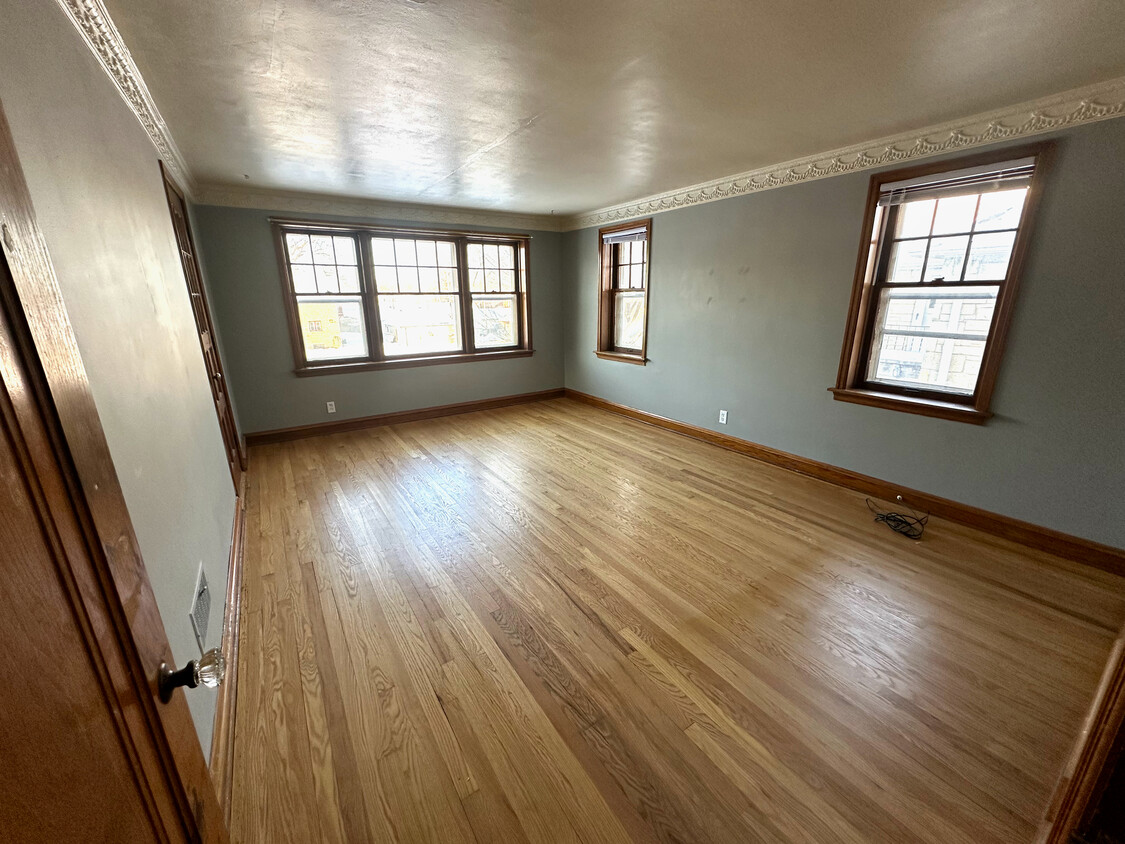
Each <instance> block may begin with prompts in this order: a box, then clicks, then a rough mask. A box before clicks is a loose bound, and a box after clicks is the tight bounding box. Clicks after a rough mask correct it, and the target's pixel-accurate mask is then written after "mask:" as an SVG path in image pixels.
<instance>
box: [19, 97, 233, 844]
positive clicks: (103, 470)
mask: <svg viewBox="0 0 1125 844" xmlns="http://www.w3.org/2000/svg"><path fill="white" fill-rule="evenodd" d="M0 244H2V254H0V561H2V564H0V672H2V675H0V841H4V842H8V841H11V842H40V841H42V842H51V844H56V842H58V844H65V842H102V841H106V842H108V841H114V842H116V841H128V842H149V841H160V842H174V844H179V842H220V844H221V843H222V842H225V841H227V833H226V829H225V827H224V825H223V819H222V813H221V810H220V808H219V803H218V799H217V797H216V795H215V790H214V787H213V785H212V783H211V780H210V777H209V774H208V771H207V766H206V762H205V760H204V758H203V752H202V749H201V748H200V745H199V739H198V737H197V735H196V733H195V728H194V726H193V723H192V720H191V715H190V713H189V712H188V707H187V703H186V700H185V699H184V695H183V691H182V690H180V691H177V692H176V693H175V695H174V696H173V698H172V700H171V701H170V702H169V703H168V704H167V705H161V704H160V703H159V702H158V700H157V697H156V674H157V670H158V668H159V666H160V663H161V662H163V661H167V662H171V660H172V655H171V649H170V648H169V646H168V641H167V638H166V636H165V632H164V628H163V626H162V624H161V621H160V615H159V613H158V611H157V608H156V601H155V598H154V596H153V594H152V589H151V587H150V585H149V582H148V577H147V574H146V573H145V568H144V564H143V562H142V560H141V558H140V554H139V552H138V547H137V541H136V537H135V535H134V533H133V529H132V524H131V523H130V521H129V515H128V511H127V510H126V508H125V502H124V498H123V496H122V493H121V488H120V485H119V483H118V479H117V475H116V473H115V471H114V468H113V463H112V460H111V458H110V454H109V448H108V445H107V444H106V440H105V436H104V433H103V431H102V428H101V424H100V421H99V419H98V414H97V410H96V408H95V406H94V402H93V396H92V393H91V391H90V385H89V382H88V380H87V378H86V373H85V370H84V369H83V366H82V361H81V358H80V356H79V354H78V348H77V344H76V342H75V339H74V334H73V331H72V330H71V327H70V323H69V319H68V317H67V314H66V310H65V308H64V307H63V303H62V299H61V297H60V295H59V289H58V283H57V280H56V279H55V276H54V272H53V269H52V267H51V263H50V259H49V257H48V254H47V250H46V246H45V243H44V241H43V238H42V235H41V233H40V232H39V230H38V227H37V226H36V224H35V219H34V213H33V211H32V207H31V202H30V197H29V196H28V193H27V186H26V184H25V182H24V179H23V174H22V171H21V170H20V168H19V163H18V160H17V158H16V154H15V148H14V146H13V145H12V139H11V134H10V131H9V129H8V125H7V121H6V119H5V117H4V114H3V109H2V107H0Z"/></svg>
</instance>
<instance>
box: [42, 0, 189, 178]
mask: <svg viewBox="0 0 1125 844" xmlns="http://www.w3.org/2000/svg"><path fill="white" fill-rule="evenodd" d="M57 2H58V4H59V6H61V7H62V9H63V11H64V12H66V15H67V17H68V18H70V21H71V23H73V24H74V26H75V28H76V29H77V30H78V32H79V33H80V34H81V35H82V40H83V41H85V42H86V46H87V47H89V48H90V52H92V53H93V54H94V55H95V56H96V57H97V59H98V61H99V62H100V63H101V66H102V68H103V69H104V70H105V72H106V74H107V75H108V76H109V78H110V79H112V80H113V84H114V85H116V86H117V90H118V91H119V92H120V94H121V97H122V98H123V99H124V100H125V103H126V105H128V106H129V108H130V109H132V111H133V114H135V115H136V116H137V120H139V121H140V123H141V126H142V127H143V128H144V130H145V132H147V133H148V136H149V138H151V139H152V143H153V145H154V146H155V147H156V150H157V152H158V153H159V154H160V158H161V160H162V161H163V162H164V168H165V169H166V170H168V171H169V172H170V173H171V174H172V176H173V177H174V178H175V179H176V181H177V182H178V183H179V185H180V186H181V187H182V188H183V189H184V190H185V191H187V192H188V193H189V194H194V188H195V182H194V180H193V179H192V178H191V171H189V170H188V166H187V162H185V161H184V157H183V156H182V155H181V154H180V151H179V149H178V148H177V147H176V142H175V141H174V140H172V134H171V132H169V131H168V125H167V124H166V123H165V122H164V118H163V117H161V116H160V110H159V109H158V108H157V107H156V103H155V102H154V101H153V99H152V94H150V93H149V90H148V86H147V85H146V84H145V81H144V79H143V78H142V77H141V72H140V70H138V69H137V65H136V64H135V63H134V62H133V56H132V54H131V53H130V52H129V48H128V47H126V46H125V42H124V41H123V40H122V39H121V33H119V32H118V31H117V27H116V26H114V25H113V21H112V20H111V19H110V16H109V12H108V11H106V8H105V6H104V5H102V2H101V0H57Z"/></svg>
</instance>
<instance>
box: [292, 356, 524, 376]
mask: <svg viewBox="0 0 1125 844" xmlns="http://www.w3.org/2000/svg"><path fill="white" fill-rule="evenodd" d="M534 353H535V350H534V349H505V350H504V351H500V352H474V353H473V354H459V355H437V356H434V357H425V358H396V359H394V360H363V361H358V362H356V363H324V364H314V365H312V366H305V367H297V368H296V369H294V370H293V374H294V375H298V376H300V377H302V378H304V377H306V376H309V375H341V374H343V373H345V372H371V371H373V370H377V369H408V368H410V367H412V366H439V365H441V364H445V363H471V362H473V361H478V362H481V361H486V360H509V359H511V358H529V357H531V356H532V355H533V354H534Z"/></svg>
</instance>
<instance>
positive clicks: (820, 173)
mask: <svg viewBox="0 0 1125 844" xmlns="http://www.w3.org/2000/svg"><path fill="white" fill-rule="evenodd" d="M56 2H57V3H58V4H59V6H60V7H62V9H63V10H64V12H65V13H66V15H67V17H69V18H70V20H71V22H72V23H73V24H74V26H75V28H76V29H77V30H78V32H79V33H80V34H81V35H82V38H83V40H84V41H85V42H86V44H87V46H88V47H89V48H90V50H91V52H93V54H94V55H95V56H96V57H97V59H98V61H99V62H100V63H101V65H102V67H103V68H104V69H105V72H106V74H108V76H109V77H110V79H112V80H113V83H114V84H115V85H116V86H117V89H118V91H119V92H120V93H121V96H122V98H123V99H124V100H125V102H126V104H127V105H128V106H129V107H130V109H132V111H133V113H134V114H135V115H136V116H137V120H139V121H140V123H141V126H142V127H143V128H144V130H145V131H146V132H147V133H148V136H149V138H151V139H152V143H153V144H154V145H155V147H156V149H157V151H158V153H159V154H160V157H161V159H163V161H164V165H165V167H166V169H167V170H168V171H169V172H171V173H172V175H173V176H174V177H175V179H176V180H177V181H178V182H179V183H180V185H181V186H183V188H184V189H185V190H186V191H187V192H188V193H189V194H190V195H191V196H192V198H193V199H194V200H195V201H197V202H200V203H203V204H209V205H229V206H233V207H239V208H263V209H269V210H274V211H287V212H298V213H301V212H303V213H312V214H325V215H335V216H348V217H378V218H385V219H395V220H413V221H417V222H422V223H454V224H462V225H464V224H473V225H481V226H497V227H504V228H512V227H515V228H519V229H531V230H538V231H571V230H574V229H581V228H588V227H591V226H599V225H605V224H606V223H612V222H617V221H620V220H628V219H630V218H633V217H644V216H649V215H651V214H656V213H660V212H662V211H671V210H673V209H676V208H686V207H689V206H692V205H700V204H702V203H705V202H715V201H717V200H720V199H728V198H730V197H734V196H743V195H745V194H749V193H756V192H758V191H763V190H770V189H772V188H779V187H784V186H785V185H792V184H797V183H800V182H807V181H812V180H814V179H823V178H827V177H829V176H837V175H841V174H844V173H853V172H857V171H860V170H869V169H872V168H875V167H882V166H884V165H888V164H894V163H898V162H903V161H910V160H915V159H920V158H927V157H930V156H934V155H941V154H942V153H946V152H954V151H957V150H961V149H966V148H969V147H976V146H982V145H985V144H991V143H996V142H998V141H1007V140H1013V139H1016V138H1023V137H1028V136H1031V135H1039V134H1042V133H1044V132H1053V131H1055V130H1058V129H1064V128H1067V127H1070V126H1078V125H1081V124H1084V123H1093V122H1095V121H1098V120H1107V119H1109V118H1112V117H1120V116H1122V115H1125V77H1121V78H1118V79H1111V80H1108V81H1106V82H1101V83H1098V84H1095V85H1089V86H1086V87H1085V88H1077V89H1075V90H1072V91H1067V92H1065V93H1062V94H1056V95H1054V96H1050V97H1044V98H1043V99H1040V100H1035V101H1033V102H1028V103H1022V104H1020V105H1016V106H1011V107H1008V108H1003V109H997V110H995V111H992V112H987V113H983V114H977V115H974V116H972V117H968V118H965V119H962V120H956V121H951V122H949V123H944V124H941V125H938V126H931V127H928V128H925V129H921V130H917V131H913V132H904V133H902V134H900V135H895V136H892V137H888V138H881V139H879V140H875V141H869V142H867V143H862V144H856V145H854V146H850V147H844V148H841V149H837V150H832V151H829V152H823V153H819V154H817V155H810V156H806V157H804V158H798V159H794V160H792V161H787V162H784V163H781V164H775V165H771V166H768V167H761V168H758V169H756V170H749V171H747V172H745V173H739V174H737V175H733V176H724V177H723V178H720V179H713V180H711V181H708V182H703V183H701V184H697V185H691V186H689V187H684V188H677V189H674V190H670V191H666V192H664V193H659V194H655V195H653V196H647V197H644V198H643V199H638V200H634V201H632V202H625V203H621V204H619V205H611V206H608V207H606V208H599V209H597V210H595V211H589V212H586V213H583V214H576V215H572V216H554V215H544V214H518V213H509V212H504V211H488V210H481V209H466V208H454V207H448V206H434V205H419V204H413V203H403V202H388V201H382V200H375V199H359V198H352V197H334V196H326V195H321V194H308V193H298V192H291V191H274V190H263V189H246V188H243V187H241V186H235V185H208V186H202V187H200V186H197V185H196V183H195V180H194V179H193V178H192V176H191V172H190V170H189V169H188V166H187V163H186V162H185V160H184V158H183V156H182V155H181V154H180V151H179V149H178V148H177V147H176V142H175V141H174V140H173V138H172V134H171V132H170V131H169V130H168V125H167V124H166V123H165V122H164V118H162V117H161V116H160V111H159V109H158V108H157V107H156V103H155V102H154V101H153V98H152V95H151V94H150V93H149V90H148V86H147V85H146V84H145V81H144V79H143V78H142V76H141V73H140V70H138V69H137V66H136V64H135V63H134V61H133V57H132V55H131V54H130V52H129V48H128V47H127V46H125V42H124V41H123V40H122V38H121V34H120V33H119V32H118V31H117V27H116V26H114V24H113V21H112V20H111V19H110V16H109V12H108V11H107V10H106V8H105V6H104V5H103V4H102V0H56Z"/></svg>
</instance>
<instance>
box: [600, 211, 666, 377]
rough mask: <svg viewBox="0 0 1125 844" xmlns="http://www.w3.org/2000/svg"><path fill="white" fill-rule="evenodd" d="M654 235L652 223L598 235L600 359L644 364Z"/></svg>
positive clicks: (606, 230) (614, 228)
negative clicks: (651, 251) (651, 243)
mask: <svg viewBox="0 0 1125 844" xmlns="http://www.w3.org/2000/svg"><path fill="white" fill-rule="evenodd" d="M651 234H652V220H641V221H639V222H632V223H624V224H621V225H617V226H609V227H608V228H604V229H601V230H600V231H599V232H598V238H599V248H600V256H601V273H600V279H599V283H600V297H599V299H598V348H597V350H596V352H595V354H597V356H598V357H601V358H608V359H611V360H624V361H628V362H630V363H640V364H643V363H644V362H645V359H646V341H647V333H648V274H649V273H648V271H649V251H650V241H651Z"/></svg>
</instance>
